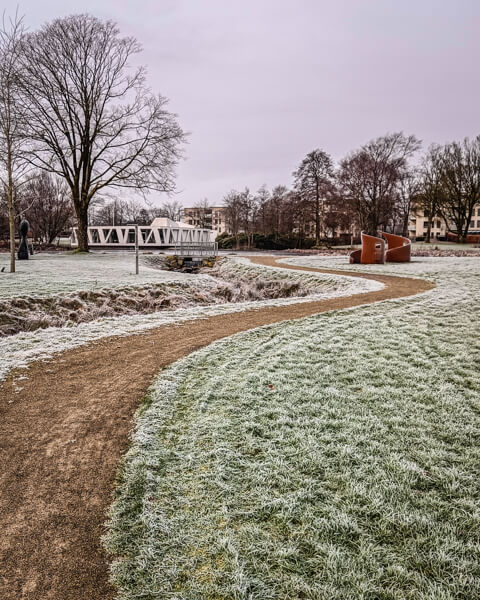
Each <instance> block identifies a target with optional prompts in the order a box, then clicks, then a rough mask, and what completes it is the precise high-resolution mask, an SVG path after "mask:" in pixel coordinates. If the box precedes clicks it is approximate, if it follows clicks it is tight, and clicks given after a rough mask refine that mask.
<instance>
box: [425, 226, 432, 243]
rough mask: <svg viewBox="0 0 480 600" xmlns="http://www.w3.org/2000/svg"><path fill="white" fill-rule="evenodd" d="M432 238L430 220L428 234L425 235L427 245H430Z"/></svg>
mask: <svg viewBox="0 0 480 600" xmlns="http://www.w3.org/2000/svg"><path fill="white" fill-rule="evenodd" d="M431 237H432V222H431V221H430V220H429V221H428V226H427V233H426V234H425V240H424V241H425V243H426V244H429V243H430V238H431Z"/></svg>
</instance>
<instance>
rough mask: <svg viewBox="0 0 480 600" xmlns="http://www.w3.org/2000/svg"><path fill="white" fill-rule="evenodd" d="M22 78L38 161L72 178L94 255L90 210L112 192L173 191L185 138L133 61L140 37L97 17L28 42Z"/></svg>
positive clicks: (82, 237)
mask: <svg viewBox="0 0 480 600" xmlns="http://www.w3.org/2000/svg"><path fill="white" fill-rule="evenodd" d="M21 46H22V53H21V65H20V69H19V77H20V82H21V86H22V92H23V96H24V98H25V100H26V102H25V112H26V115H27V119H26V120H27V122H28V126H29V127H28V134H29V138H30V139H31V149H30V150H31V159H30V160H31V162H32V163H33V164H34V165H35V166H36V167H39V168H42V169H45V170H47V171H49V172H51V173H55V174H57V175H60V176H62V177H64V178H65V180H66V181H67V183H68V185H69V188H70V191H71V195H72V200H73V204H74V207H75V212H76V215H77V221H78V239H79V249H80V250H82V251H88V237H87V226H88V207H89V204H90V202H91V200H92V198H93V197H94V196H95V194H97V193H98V192H99V191H100V190H102V189H104V188H106V187H107V186H113V187H123V188H133V189H135V190H137V191H139V192H143V193H145V192H146V191H148V190H157V191H162V192H165V191H171V190H172V189H173V188H174V167H175V165H176V163H177V161H178V158H179V155H180V154H179V145H180V144H181V143H182V142H183V141H184V133H183V132H182V130H181V128H180V127H179V125H178V123H177V121H176V118H175V116H174V115H172V114H171V113H169V112H167V110H166V108H165V105H166V103H167V100H166V98H164V97H163V96H160V95H158V96H154V95H153V94H151V93H150V91H149V89H148V87H147V85H146V78H145V69H144V68H139V69H137V70H135V71H132V70H131V69H130V68H129V61H130V59H131V58H132V56H133V55H135V54H137V53H138V52H140V45H139V44H138V42H137V41H136V40H135V39H134V38H121V37H119V30H118V29H117V26H116V25H115V24H114V23H113V22H111V21H106V22H102V21H100V20H99V19H97V18H95V17H92V16H89V15H74V16H69V17H66V18H62V19H56V20H54V21H52V22H51V23H48V24H46V25H45V26H44V27H43V28H42V29H41V30H40V31H38V32H36V33H31V34H28V35H26V36H24V38H23V41H22V45H21Z"/></svg>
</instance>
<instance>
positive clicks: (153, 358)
mask: <svg viewBox="0 0 480 600" xmlns="http://www.w3.org/2000/svg"><path fill="white" fill-rule="evenodd" d="M251 260H252V261H253V262H256V263H259V264H263V265H274V264H275V262H276V259H274V258H272V257H268V256H265V257H254V258H252V259H251ZM281 266H282V267H284V268H289V267H288V265H281ZM290 268H295V269H299V267H290ZM301 270H305V271H317V270H318V269H310V268H306V267H305V268H302V269H301ZM328 272H329V273H331V272H332V271H328ZM343 274H345V272H344V273H343ZM348 275H351V276H353V277H358V276H361V277H366V278H368V279H376V280H378V281H381V282H383V283H384V284H385V288H384V289H383V290H381V291H378V292H368V293H364V294H358V295H355V296H348V297H343V298H337V299H331V300H324V301H313V302H308V303H299V304H291V305H288V306H281V307H271V308H260V309H254V310H249V311H245V312H239V313H235V314H228V315H219V316H214V317H209V318H206V319H198V320H195V321H190V322H188V323H184V324H181V325H168V326H161V327H159V328H158V329H154V330H150V331H147V332H146V333H143V334H140V335H132V336H129V337H112V338H108V339H103V340H100V341H98V342H94V343H91V344H88V345H86V346H82V347H80V348H77V349H74V350H69V351H66V352H64V353H62V354H58V355H56V356H55V357H54V358H52V359H51V360H49V361H46V362H40V361H39V362H35V363H32V364H31V365H30V367H29V369H27V370H18V371H16V372H14V373H12V374H10V376H9V377H8V379H7V380H6V381H5V382H3V384H0V398H1V401H0V464H1V465H2V470H1V474H0V494H1V495H0V531H1V534H0V598H2V599H3V600H20V599H22V600H23V599H26V600H52V599H54V600H109V599H112V598H113V597H114V591H113V590H112V588H111V587H110V585H109V583H108V560H107V557H106V556H105V553H104V551H103V549H102V546H101V541H100V537H101V535H102V534H103V532H104V521H105V511H106V509H107V508H108V506H109V504H110V502H111V498H112V496H111V494H112V488H113V484H114V478H115V473H116V470H117V468H118V465H119V461H120V459H121V457H122V455H123V454H124V452H125V450H126V447H127V445H128V433H129V431H130V429H131V427H132V417H133V414H134V412H135V409H136V407H137V406H138V404H139V402H140V400H141V398H142V397H143V396H144V394H145V392H146V391H147V388H148V387H149V385H150V383H151V381H152V378H153V377H154V376H155V375H156V374H157V373H158V372H159V371H160V369H161V368H162V367H164V366H165V365H168V364H169V363H171V362H173V361H175V360H177V359H178V358H181V357H182V356H185V355H187V354H189V353H190V352H192V351H193V350H196V349H197V348H200V347H202V346H205V345H207V344H210V343H211V342H213V341H214V340H218V339H219V338H223V337H225V336H229V335H232V334H234V333H237V332H240V331H245V330H247V329H251V328H254V327H258V326H260V325H265V324H269V323H276V322H279V321H283V320H286V319H298V318H301V317H305V316H308V315H313V314H316V313H320V312H324V311H329V310H336V309H343V308H348V307H352V306H357V305H359V304H366V303H371V302H378V301H380V300H385V299H389V298H397V297H402V296H409V295H412V294H417V293H419V292H423V291H426V290H428V289H430V288H432V287H433V284H431V283H429V282H426V281H423V280H419V279H409V278H400V277H389V276H383V275H364V274H361V275H360V274H355V273H348ZM21 376H25V377H27V379H20V377H21ZM20 388H21V389H20Z"/></svg>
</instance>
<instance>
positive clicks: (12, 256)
mask: <svg viewBox="0 0 480 600" xmlns="http://www.w3.org/2000/svg"><path fill="white" fill-rule="evenodd" d="M7 171H8V174H7V176H8V183H7V202H8V224H9V229H10V273H15V211H14V209H13V173H12V156H11V152H10V145H9V144H8V148H7Z"/></svg>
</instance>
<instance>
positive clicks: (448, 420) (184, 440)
mask: <svg viewBox="0 0 480 600" xmlns="http://www.w3.org/2000/svg"><path fill="white" fill-rule="evenodd" d="M302 260H303V259H302ZM308 260H313V259H310V258H309V259H308ZM314 260H315V261H316V264H317V266H324V265H323V264H322V265H320V264H318V263H319V261H318V259H314ZM328 260H330V259H327V261H328ZM324 261H325V259H322V262H324ZM333 261H334V259H333ZM331 266H332V267H333V268H338V266H339V265H338V264H335V263H334V262H333V263H332V264H331ZM342 266H344V265H342ZM397 267H398V268H399V269H401V270H402V271H404V272H405V273H408V274H417V275H418V276H420V275H422V274H427V275H428V276H429V277H431V278H433V279H435V281H436V282H437V286H438V287H437V288H435V289H434V290H432V291H430V292H428V293H427V294H424V295H422V296H419V297H413V298H408V299H401V300H391V301H388V302H383V303H380V304H377V305H370V306H364V307H359V308H355V309H350V310H345V311H337V312H331V313H325V314H321V315H318V316H315V317H310V318H307V319H303V320H299V321H294V322H287V323H282V324H278V325H273V326H268V327H264V328H260V329H257V330H253V331H250V332H247V333H244V334H240V335H236V336H233V337H231V338H228V339H225V340H222V341H220V342H216V343H214V344H213V345H211V346H209V347H207V348H205V349H203V350H200V351H198V352H196V353H194V354H192V355H190V356H189V357H187V358H185V359H183V360H181V361H179V362H177V363H175V364H174V365H173V366H171V367H170V368H168V369H166V370H164V371H163V372H162V373H161V374H160V376H159V377H158V379H157V380H156V382H155V384H154V385H153V387H152V389H151V391H150V393H149V395H148V396H147V398H146V399H145V402H144V404H143V406H142V407H141V409H140V410H139V412H138V414H137V419H136V429H135V432H134V434H133V440H132V446H131V448H130V450H129V452H128V454H127V456H126V459H125V461H124V464H123V467H122V469H121V472H120V476H119V480H118V487H117V490H116V500H115V503H114V505H113V506H112V509H111V513H110V523H109V534H108V537H107V541H106V544H107V547H108V549H109V551H110V552H112V553H113V554H114V555H115V557H116V560H115V562H114V564H113V568H112V579H113V581H114V583H115V584H116V585H117V586H118V589H119V596H118V597H119V598H121V599H122V600H131V599H134V598H135V599H138V598H142V599H145V600H153V599H154V598H155V599H156V600H158V599H161V598H171V599H175V600H180V599H182V600H183V599H185V600H187V599H188V600H198V599H200V598H202V599H203V598H216V599H233V598H235V599H238V600H239V599H245V600H246V599H250V600H253V599H258V600H260V599H261V600H268V599H271V600H273V599H278V598H289V599H290V598H292V599H293V598H296V599H300V598H305V599H307V598H308V599H316V600H324V599H325V598H329V599H330V598H332V599H342V600H347V599H348V600H350V599H361V600H373V599H380V598H381V599H382V600H387V599H388V600H406V599H409V600H453V599H460V598H464V599H469V600H474V599H475V598H480V509H479V505H480V504H479V501H480V478H479V477H478V465H479V460H480V443H479V442H480V416H479V415H480V398H479V391H480V371H479V369H478V365H479V359H480V340H479V337H478V325H477V324H478V322H479V320H480V303H479V302H478V294H479V292H480V259H428V260H426V261H425V262H424V261H422V263H411V264H410V265H401V266H400V265H393V266H392V267H389V268H391V269H393V268H395V270H397ZM370 270H373V269H370ZM382 272H385V270H382Z"/></svg>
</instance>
